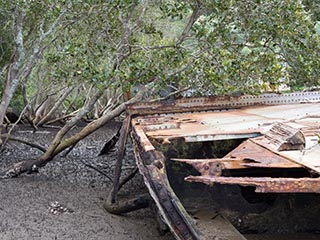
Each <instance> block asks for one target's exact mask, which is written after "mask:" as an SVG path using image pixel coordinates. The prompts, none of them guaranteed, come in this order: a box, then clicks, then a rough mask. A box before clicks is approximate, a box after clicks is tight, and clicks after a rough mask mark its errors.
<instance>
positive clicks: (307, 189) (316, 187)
mask: <svg viewBox="0 0 320 240" xmlns="http://www.w3.org/2000/svg"><path fill="white" fill-rule="evenodd" d="M185 180H186V181H188V182H200V183H205V184H207V185H213V184H214V183H219V184H238V185H241V186H252V187H256V192H260V193H320V178H270V177H260V178H259V177H209V176H188V177H186V178H185Z"/></svg>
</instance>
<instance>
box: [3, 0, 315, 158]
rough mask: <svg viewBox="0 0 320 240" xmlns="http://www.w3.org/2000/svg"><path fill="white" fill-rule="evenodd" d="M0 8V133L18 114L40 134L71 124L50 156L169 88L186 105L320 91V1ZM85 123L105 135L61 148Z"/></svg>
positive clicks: (49, 0) (70, 2)
mask: <svg viewBox="0 0 320 240" xmlns="http://www.w3.org/2000/svg"><path fill="white" fill-rule="evenodd" d="M0 5H1V9H0V21H1V24H0V32H1V34H0V95H1V98H2V100H1V104H0V126H2V125H3V123H4V121H5V112H6V110H7V109H8V107H9V105H10V104H11V106H12V107H14V108H15V109H16V110H18V111H20V112H21V113H22V115H21V116H22V117H23V118H24V119H26V120H27V121H28V122H30V124H31V125H32V126H33V127H34V128H35V129H37V127H38V126H43V125H45V124H51V123H54V122H58V121H60V122H64V123H66V125H65V127H66V128H64V130H63V131H62V132H61V134H60V136H59V137H58V138H57V139H55V142H54V143H53V147H52V149H51V150H50V154H51V155H50V154H48V155H47V156H49V155H50V156H51V157H52V156H54V154H57V153H58V152H59V151H62V150H64V149H65V148H67V147H69V146H72V145H74V144H76V143H77V141H79V139H81V137H85V136H86V135H87V134H90V132H91V131H93V130H94V129H96V128H98V127H99V126H101V124H103V123H105V122H106V121H107V119H110V118H112V117H115V116H117V115H119V114H120V113H121V112H122V111H123V110H124V107H125V104H126V103H128V102H127V101H130V102H132V101H136V100H138V99H141V98H142V97H151V98H152V97H157V96H158V97H159V94H160V93H161V91H163V90H166V89H167V88H168V86H170V88H171V89H174V91H176V92H179V93H180V94H181V95H182V96H199V95H225V94H244V93H259V92H263V91H278V90H280V89H285V90H286V91H293V90H299V89H300V90H301V89H304V88H310V87H318V86H319V71H320V58H319V56H320V19H319V11H320V10H319V5H320V3H319V0H316V1H309V0H305V1H301V0H299V1H291V0H285V1H278V0H265V1H260V0H244V1H237V0H227V1H222V0H214V1H212V0H196V1H175V0H116V1H100V0H64V1H60V0H44V1H38V0H16V1H9V0H0ZM145 88H147V90H146V91H145V92H146V93H145V94H144V95H142V94H140V95H139V94H138V95H139V96H138V97H137V98H133V97H134V96H135V94H136V92H139V91H140V92H143V91H142V90H143V89H145ZM186 89H188V90H187V91H185V90H186ZM181 92H183V93H181ZM160 95H161V94H160ZM80 119H86V120H90V121H91V120H92V119H96V122H95V124H97V125H95V124H91V125H90V126H89V128H90V127H91V128H90V129H91V130H90V131H85V133H81V134H80V135H79V136H78V137H76V138H73V139H71V140H70V139H69V140H68V139H65V144H62V143H63V141H62V140H63V139H64V136H65V134H66V132H68V130H69V129H71V128H72V127H73V126H74V125H75V124H76V123H77V122H78V121H79V120H80ZM99 124H100V125H99ZM1 128H2V131H3V127H1ZM0 134H1V132H0ZM0 136H1V135H0ZM80 136H81V137H80ZM0 139H1V138H0ZM67 140H68V141H67ZM61 144H62V145H61ZM57 149H60V150H57ZM52 154H53V155H52Z"/></svg>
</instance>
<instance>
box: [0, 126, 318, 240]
mask: <svg viewBox="0 0 320 240" xmlns="http://www.w3.org/2000/svg"><path fill="white" fill-rule="evenodd" d="M118 126H119V125H118V124H116V123H113V124H110V125H108V126H105V127H103V128H102V129H100V130H99V131H97V132H95V133H94V134H92V135H91V136H89V137H88V138H86V139H85V140H83V141H81V142H79V143H78V145H77V146H76V147H75V148H74V149H73V150H72V151H71V152H70V154H69V155H68V156H67V157H63V156H58V157H57V158H56V159H55V161H53V162H51V163H49V164H48V165H47V166H46V167H44V168H42V169H40V172H39V173H38V174H32V175H23V176H20V177H19V178H15V179H9V180H0V193H1V194H0V239H1V240H14V239H30V240H31V239H32V240H33V239H35V240H37V239H41V240H49V239H50V240H51V239H53V240H54V239H57V240H58V239H59V240H60V239H77V240H82V239H92V240H99V239H116V240H126V239H138V240H139V239H141V240H147V239H148V240H149V239H155V240H173V239H174V238H173V236H172V235H171V234H170V233H167V234H165V235H163V236H160V234H159V232H158V230H157V222H156V221H155V219H154V215H153V213H152V212H151V210H149V209H144V210H139V211H136V212H133V213H128V214H124V215H122V216H116V215H112V214H109V213H107V212H106V211H105V210H104V209H103V207H102V205H103V203H104V201H105V199H106V196H107V194H108V189H109V187H110V185H111V182H110V180H109V179H108V178H107V177H105V176H103V175H101V174H100V173H98V172H97V171H95V170H93V169H91V168H89V167H88V166H86V164H89V165H91V166H94V167H96V168H99V169H100V170H102V171H104V172H105V173H106V174H107V175H108V176H110V177H112V176H113V168H114V163H115V159H116V152H111V153H110V154H108V155H102V156H98V155H99V152H100V150H101V149H102V148H103V146H104V144H105V142H106V141H107V140H108V139H110V137H112V136H113V135H114V134H115V132H116V130H117V127H118ZM77 130H78V129H74V130H73V131H77ZM57 131H58V129H39V131H38V132H36V133H33V132H32V130H31V129H30V128H28V127H25V126H19V127H18V128H17V129H16V130H15V131H14V136H16V137H19V138H23V139H25V140H28V141H31V142H35V143H38V144H40V145H43V146H48V144H49V143H50V140H51V139H52V138H53V136H54V134H55V133H56V132H57ZM40 154H41V152H40V151H39V150H36V149H34V148H31V147H29V146H27V145H23V144H20V143H15V142H9V144H8V145H7V147H6V149H5V150H4V151H3V152H2V153H1V154H0V171H1V170H4V169H6V168H8V167H9V166H11V165H12V164H14V163H16V162H19V161H22V160H30V159H33V158H36V157H37V156H39V155H40ZM134 166H135V163H134V156H133V153H132V151H131V147H130V144H129V145H128V151H127V153H126V157H125V162H124V166H123V174H127V173H129V172H130V171H131V169H132V168H134ZM142 192H146V189H145V187H144V184H143V181H142V178H141V176H140V175H137V176H135V177H134V179H133V180H132V181H130V182H129V183H128V184H127V185H126V186H125V188H124V189H123V190H122V191H121V195H122V196H128V195H129V193H130V194H133V193H142ZM285 199H286V198H285ZM280 200H281V199H280ZM239 201H240V200H239ZM241 201H243V200H241ZM55 202H58V204H60V205H62V207H63V209H64V210H65V211H63V209H60V210H61V211H60V212H59V211H57V212H54V208H53V207H52V206H53V204H54V203H55ZM316 202H318V201H316ZM309 203H311V205H312V204H313V203H314V202H313V201H309ZM291 205H292V204H290V206H291ZM316 205H318V204H316ZM282 206H288V204H287V202H286V201H285V202H284V203H283V204H282V205H277V207H276V208H273V209H271V210H270V211H269V213H268V215H267V216H269V215H270V216H271V217H270V216H269V217H268V221H267V225H265V223H266V221H264V220H263V222H261V224H259V226H260V227H261V226H265V228H263V229H262V231H263V232H265V233H264V234H262V235H261V234H259V235H256V234H251V235H246V237H247V238H248V239H249V240H267V239H272V240H276V239H279V240H280V239H281V240H287V239H288V240H289V239H290V240H302V239H309V240H315V239H320V235H318V234H317V233H318V228H317V226H318V225H319V224H318V222H319V221H317V216H319V215H318V214H317V213H319V207H316V208H306V209H309V210H310V209H311V210H310V211H309V212H308V211H306V210H304V209H302V210H299V209H296V210H289V211H283V210H282V209H283V208H284V207H282ZM58 210H59V209H58ZM298 210H299V211H298ZM312 211H313V212H312ZM291 212H292V214H291ZM312 214H313V215H314V217H313V218H311V217H310V218H309V219H308V221H307V220H306V221H304V220H303V221H300V222H299V221H296V219H298V220H299V219H303V218H304V217H305V216H306V215H307V216H308V215H312ZM231 215H232V214H230V216H231ZM239 219H240V220H241V221H240V220H239ZM252 219H253V220H252V221H250V222H249V221H248V222H249V223H252V226H253V225H254V221H257V220H255V219H260V221H262V220H261V219H263V218H252ZM231 220H233V222H234V224H235V225H237V224H238V225H239V224H240V223H242V220H245V218H244V217H243V216H242V218H240V217H239V215H236V216H235V217H232V216H231ZM313 224H315V226H313ZM304 225H305V226H306V227H308V229H313V231H312V232H310V233H307V234H306V233H303V232H302V230H301V227H302V226H304ZM237 227H239V228H240V229H241V226H240V225H239V226H237ZM242 228H243V227H242ZM294 228H296V229H294ZM267 229H269V230H270V229H274V231H271V232H270V231H269V232H268V230H267ZM279 229H280V231H279ZM290 229H291V230H290ZM292 230H293V231H295V230H297V231H298V232H301V233H299V234H298V233H294V232H293V231H292ZM250 231H251V230H250ZM250 231H248V232H250ZM251 233H255V231H251ZM279 233H280V234H279Z"/></svg>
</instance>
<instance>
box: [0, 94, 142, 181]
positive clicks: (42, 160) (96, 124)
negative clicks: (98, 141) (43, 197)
mask: <svg viewBox="0 0 320 240" xmlns="http://www.w3.org/2000/svg"><path fill="white" fill-rule="evenodd" d="M146 89H147V88H145V89H143V90H142V91H140V92H139V93H138V94H137V95H136V96H135V97H134V98H132V99H130V100H129V101H127V102H124V103H122V104H120V105H119V106H118V107H116V108H115V109H114V110H112V111H110V112H109V113H108V114H105V115H103V116H102V117H100V118H98V119H97V120H95V121H93V122H91V123H89V124H88V125H87V126H86V127H84V128H83V129H82V130H81V131H80V132H78V133H76V134H75V135H73V136H71V137H69V138H66V139H64V140H63V137H64V136H65V135H66V133H67V132H68V131H69V130H70V129H71V128H72V127H73V126H75V125H76V124H77V123H78V122H79V120H80V119H81V118H82V117H83V116H84V115H85V114H86V113H87V112H89V111H90V110H92V109H93V106H94V104H95V102H96V101H97V100H98V99H99V97H101V95H102V93H103V92H102V91H101V90H99V92H98V93H97V94H96V95H95V97H94V98H92V99H91V101H90V102H89V103H88V104H87V106H85V107H83V108H82V109H81V110H80V111H79V112H78V114H77V115H76V116H75V117H73V118H72V119H71V120H70V121H68V122H67V123H66V125H65V126H64V127H63V128H62V129H61V130H60V131H59V132H58V133H57V134H56V136H55V138H54V139H53V140H52V142H51V144H50V146H49V147H48V149H47V150H46V152H45V153H44V154H43V155H42V156H40V157H39V158H38V159H35V160H32V161H22V162H19V163H18V164H15V165H14V166H13V167H11V168H9V169H8V170H6V171H4V172H2V173H0V178H11V177H17V176H19V175H21V174H22V173H25V172H28V173H31V172H37V171H38V168H40V167H44V166H45V165H46V164H47V163H48V162H50V161H51V160H53V159H54V157H55V156H56V155H57V154H59V153H60V152H62V151H63V150H65V149H67V148H68V147H70V146H73V145H75V144H77V143H78V142H79V141H80V140H82V139H83V138H85V137H87V136H88V135H90V134H91V133H93V132H94V131H96V130H97V129H99V128H101V127H102V126H104V125H105V124H106V123H107V122H109V121H110V120H112V119H114V118H115V117H117V116H119V115H120V114H121V113H122V112H124V111H125V109H126V105H127V104H131V103H134V102H136V101H138V100H140V99H141V98H142V96H143V95H144V93H145V91H146Z"/></svg>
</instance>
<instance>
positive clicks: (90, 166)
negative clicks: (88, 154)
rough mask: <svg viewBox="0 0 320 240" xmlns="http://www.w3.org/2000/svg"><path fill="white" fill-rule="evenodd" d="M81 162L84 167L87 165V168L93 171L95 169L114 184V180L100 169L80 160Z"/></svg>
mask: <svg viewBox="0 0 320 240" xmlns="http://www.w3.org/2000/svg"><path fill="white" fill-rule="evenodd" d="M80 162H81V163H82V164H83V165H85V166H86V167H88V168H91V169H93V170H96V171H97V172H98V173H100V174H102V175H103V176H105V177H106V178H108V179H109V180H110V181H111V182H112V183H113V180H112V178H111V177H109V176H108V175H107V174H106V173H105V172H103V171H101V170H100V169H98V168H96V167H95V166H92V165H90V164H88V163H86V162H84V161H82V160H81V159H80Z"/></svg>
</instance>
